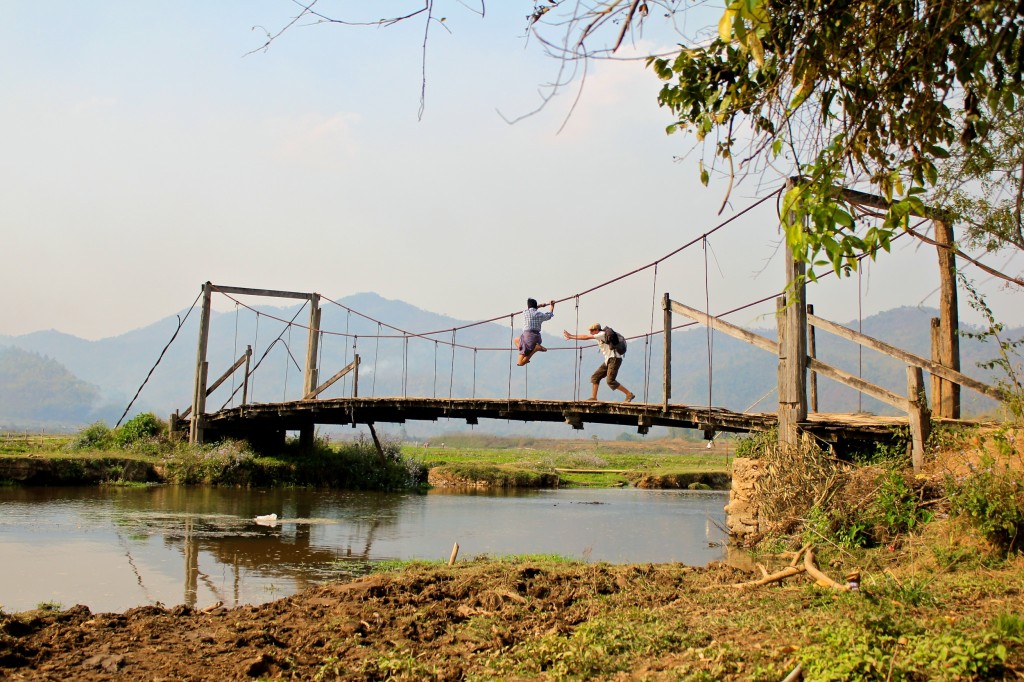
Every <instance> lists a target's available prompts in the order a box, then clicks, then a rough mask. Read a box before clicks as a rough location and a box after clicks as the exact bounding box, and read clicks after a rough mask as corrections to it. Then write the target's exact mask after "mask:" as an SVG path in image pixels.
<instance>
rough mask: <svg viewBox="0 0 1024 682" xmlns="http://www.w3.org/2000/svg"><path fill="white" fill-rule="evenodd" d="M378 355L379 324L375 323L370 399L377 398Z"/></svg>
mask: <svg viewBox="0 0 1024 682" xmlns="http://www.w3.org/2000/svg"><path fill="white" fill-rule="evenodd" d="M378 355H380V322H378V323H377V344H376V345H375V346H374V348H373V383H372V384H371V386H370V397H371V398H376V397H377V356H378Z"/></svg>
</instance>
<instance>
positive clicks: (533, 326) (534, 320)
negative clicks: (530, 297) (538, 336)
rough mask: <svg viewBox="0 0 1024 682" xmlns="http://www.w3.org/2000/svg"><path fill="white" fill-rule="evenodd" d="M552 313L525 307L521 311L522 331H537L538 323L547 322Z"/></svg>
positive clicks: (538, 329) (538, 328) (552, 315)
mask: <svg viewBox="0 0 1024 682" xmlns="http://www.w3.org/2000/svg"><path fill="white" fill-rule="evenodd" d="M554 316H555V314H554V313H549V312H546V311H541V310H538V309H537V308H527V309H526V310H524V311H523V331H524V332H539V331H540V325H541V324H542V323H544V322H547V321H548V320H550V319H551V318H552V317H554Z"/></svg>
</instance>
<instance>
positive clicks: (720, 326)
mask: <svg viewBox="0 0 1024 682" xmlns="http://www.w3.org/2000/svg"><path fill="white" fill-rule="evenodd" d="M671 304H672V311H673V312H677V313H679V314H680V315H685V316H687V317H688V318H690V319H691V320H696V321H697V322H700V323H701V324H704V325H707V326H710V327H711V328H712V329H714V330H715V331H719V332H722V333H723V334H727V335H729V336H731V337H733V338H736V339H739V340H740V341H746V342H747V343H749V344H752V345H754V346H757V347H758V348H760V349H761V350H765V351H768V352H769V353H771V354H772V355H778V353H779V344H778V343H777V342H775V341H772V340H771V339H769V338H767V337H764V336H760V335H758V334H755V333H753V332H748V331H747V330H746V329H743V328H742V327H737V326H736V325H734V324H730V323H728V322H726V321H725V320H720V319H719V318H717V317H711V316H710V315H708V314H707V313H704V312H701V311H699V310H697V309H696V308H691V307H689V306H687V305H683V304H682V303H680V302H679V301H671Z"/></svg>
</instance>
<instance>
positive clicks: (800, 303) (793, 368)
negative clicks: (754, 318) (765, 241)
mask: <svg viewBox="0 0 1024 682" xmlns="http://www.w3.org/2000/svg"><path fill="white" fill-rule="evenodd" d="M792 182H793V181H792V180H790V181H789V183H787V186H791V184H792ZM785 258H786V295H785V296H780V297H779V298H778V299H777V300H776V315H777V322H778V334H779V375H778V380H779V387H778V392H779V447H780V449H781V450H782V451H783V452H786V451H787V450H788V451H793V450H795V449H796V448H797V447H798V446H799V444H800V428H799V424H800V422H803V421H806V420H807V294H806V282H805V278H804V271H805V264H804V263H803V261H798V260H797V259H796V258H795V256H794V253H793V248H792V247H791V246H790V245H789V241H788V240H787V242H786V256H785Z"/></svg>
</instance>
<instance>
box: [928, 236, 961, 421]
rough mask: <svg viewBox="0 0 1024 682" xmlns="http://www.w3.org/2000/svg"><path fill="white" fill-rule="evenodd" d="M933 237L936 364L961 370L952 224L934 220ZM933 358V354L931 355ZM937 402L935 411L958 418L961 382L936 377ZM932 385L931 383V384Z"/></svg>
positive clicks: (939, 414)
mask: <svg viewBox="0 0 1024 682" xmlns="http://www.w3.org/2000/svg"><path fill="white" fill-rule="evenodd" d="M932 223H933V224H934V225H935V241H936V242H938V244H939V246H937V247H936V248H937V250H938V255H939V328H938V348H937V351H938V356H939V357H938V360H936V361H937V362H938V363H939V364H941V365H943V366H945V367H948V368H950V369H953V370H956V371H958V372H959V371H960V336H959V329H960V317H959V312H958V306H957V295H956V256H955V255H954V252H953V226H952V225H950V224H949V223H947V222H945V221H942V220H933V221H932ZM933 360H935V358H934V357H933ZM939 382H940V385H941V389H940V391H939V393H940V398H941V400H940V402H939V404H938V409H937V410H936V414H937V415H938V416H939V417H947V418H949V419H959V418H960V386H959V385H958V384H955V383H953V382H951V381H947V380H945V379H941V378H940V379H939ZM933 386H934V384H933Z"/></svg>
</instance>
